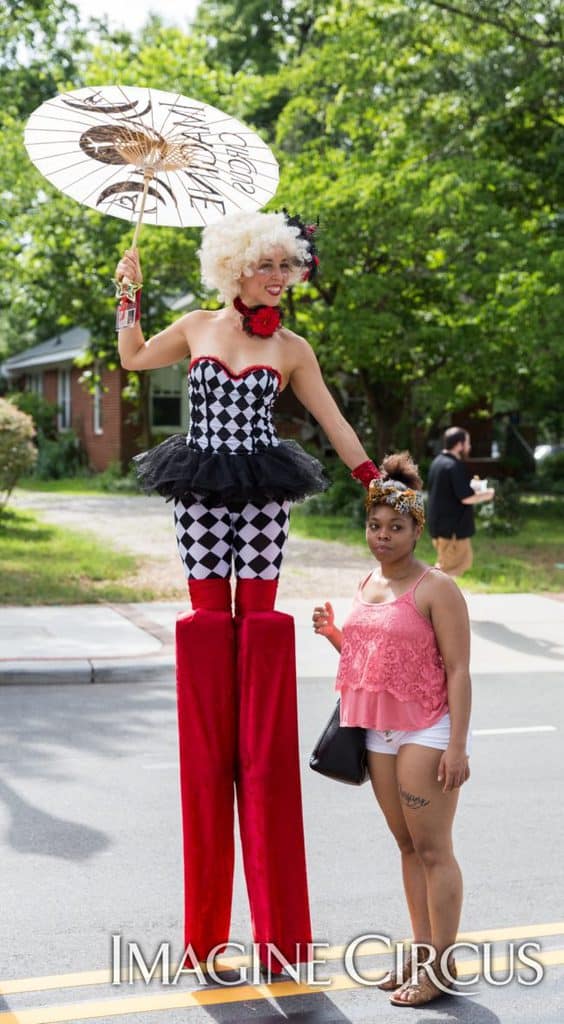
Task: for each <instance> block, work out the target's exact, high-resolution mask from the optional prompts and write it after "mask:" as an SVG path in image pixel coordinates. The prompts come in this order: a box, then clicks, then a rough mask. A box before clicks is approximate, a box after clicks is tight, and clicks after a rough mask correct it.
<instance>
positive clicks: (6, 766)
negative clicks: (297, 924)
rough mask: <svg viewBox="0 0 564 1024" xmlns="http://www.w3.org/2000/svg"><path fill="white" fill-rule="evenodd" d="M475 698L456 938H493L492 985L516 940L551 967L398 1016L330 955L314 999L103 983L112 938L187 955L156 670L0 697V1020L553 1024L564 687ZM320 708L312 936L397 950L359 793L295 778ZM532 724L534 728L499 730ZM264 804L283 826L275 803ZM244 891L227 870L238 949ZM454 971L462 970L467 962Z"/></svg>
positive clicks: (367, 962)
mask: <svg viewBox="0 0 564 1024" xmlns="http://www.w3.org/2000/svg"><path fill="white" fill-rule="evenodd" d="M474 686H475V714H474V721H473V725H474V729H475V730H476V731H477V734H476V735H475V736H474V741H473V754H472V778H471V780H470V782H469V783H468V784H467V785H466V786H465V787H464V790H463V793H462V797H461V803H460V809H459V813H458V820H457V828H456V849H457V854H458V857H459V860H460V863H461V866H462V869H463V873H464V877H465V904H464V912H463V919H462V924H461V931H462V932H463V933H470V934H471V937H472V941H475V942H478V941H485V940H488V939H491V938H493V936H494V935H496V936H497V937H498V942H497V944H496V947H495V950H496V954H497V955H498V956H499V957H500V961H499V963H500V965H501V972H500V974H499V975H498V980H505V979H507V978H511V975H512V972H511V970H510V968H509V967H508V966H507V962H508V957H509V955H510V943H511V942H514V943H515V945H516V946H519V944H520V943H522V942H524V941H525V940H527V939H528V940H530V941H532V942H538V943H540V947H541V952H540V955H539V953H537V952H534V954H533V955H534V956H535V957H537V958H539V959H544V961H545V967H544V968H543V969H544V971H545V973H544V978H543V980H542V981H541V982H540V983H539V984H537V985H531V986H528V987H526V986H525V985H523V984H522V983H520V981H521V982H522V981H523V980H531V977H532V975H531V971H521V972H519V973H516V974H515V975H514V976H513V978H512V980H510V981H509V983H508V984H505V985H500V986H493V985H491V984H487V983H485V982H484V981H480V982H479V983H478V984H477V985H473V986H471V992H472V993H473V994H472V995H469V996H466V997H464V996H460V997H456V998H455V997H446V998H444V999H441V1000H440V1001H439V1002H437V1003H433V1004H432V1006H430V1007H425V1008H421V1009H419V1010H414V1009H410V1010H407V1009H406V1010H401V1009H397V1008H394V1007H390V1006H389V1004H388V1002H387V998H386V996H385V994H383V993H381V992H379V991H377V990H374V989H373V988H370V987H367V986H366V985H358V984H357V985H355V984H354V983H353V982H352V981H351V979H350V977H349V976H348V975H347V972H346V969H345V966H344V962H343V955H342V950H341V949H340V948H338V949H333V950H330V951H329V953H328V954H327V955H328V959H327V962H326V964H324V965H322V966H321V968H320V969H319V971H318V977H319V978H323V977H326V976H328V977H330V978H331V979H332V985H331V986H330V987H328V988H327V989H326V990H323V989H321V988H319V989H316V990H315V991H313V992H312V991H311V990H310V991H307V992H301V990H300V989H296V987H295V986H294V985H293V983H291V982H284V983H280V982H277V983H274V984H273V985H272V986H271V988H270V989H266V988H263V989H260V988H257V987H256V986H252V985H251V986H249V985H247V986H242V987H237V988H226V987H225V986H215V987H211V988H210V987H209V986H208V987H207V988H203V989H202V988H201V987H200V988H199V987H198V986H195V985H194V982H193V980H191V979H190V978H185V979H183V980H182V982H181V983H180V984H178V985H176V986H170V987H164V986H162V985H161V984H160V983H159V982H157V981H153V982H151V984H150V985H148V986H146V985H144V984H143V983H137V984H134V985H131V986H128V985H127V984H125V983H124V984H122V985H120V986H115V987H113V988H112V987H111V986H110V985H109V983H108V971H109V969H110V966H111V955H110V954H111V949H110V944H111V938H110V937H111V935H112V934H120V935H121V936H122V939H123V941H124V942H134V941H135V942H138V943H139V945H140V947H141V949H142V950H143V952H144V953H145V955H146V957H147V959H148V960H150V959H151V958H152V955H153V953H154V951H155V950H156V948H157V947H158V945H159V944H160V943H161V942H169V943H170V944H171V954H172V957H173V959H175V958H177V957H178V956H179V955H180V954H181V952H182V921H181V915H182V882H181V837H180V823H179V800H178V782H177V740H176V716H175V693H174V684H173V680H172V677H171V675H170V674H169V675H165V676H163V677H162V678H159V679H156V680H155V681H154V682H153V683H149V684H147V683H145V684H143V685H142V686H139V685H133V684H131V685H130V684H123V683H122V684H119V685H113V684H94V685H91V686H72V685H68V684H67V685H65V686H60V687H59V686H49V687H43V688H42V687H40V686H38V687H32V686H18V687H13V688H5V690H4V691H3V692H2V693H1V714H2V739H1V741H0V780H1V781H0V865H1V867H0V963H1V965H2V967H1V972H0V977H1V978H2V979H3V980H2V981H1V982H0V1024H43V1022H47V1021H49V1022H58V1021H63V1020H65V1021H68V1020H73V1021H83V1020H92V1019H97V1020H102V1021H104V1022H107V1024H110V1022H114V1021H118V1022H119V1021H120V1020H126V1021H129V1022H139V1024H157V1022H159V1024H178V1022H180V1021H182V1022H184V1024H186V1022H187V1024H201V1022H203V1021H209V1020H210V1019H211V1020H214V1021H219V1022H225V1024H231V1022H237V1024H239V1022H243V1021H245V1022H246V1021H254V1022H255V1024H267V1022H268V1024H275V1022H276V1021H278V1020H282V1019H289V1020H291V1021H295V1022H300V1024H317V1022H323V1024H332V1022H346V1021H350V1022H352V1024H368V1022H370V1024H372V1022H378V1021H398V1020H401V1019H404V1018H405V1019H406V1020H407V1019H409V1021H410V1022H413V1024H431V1022H434V1021H440V1022H446V1024H454V1022H460V1024H496V1022H498V1021H501V1022H503V1024H506V1022H512V1024H533V1022H537V1021H542V1022H543V1024H562V1020H563V1019H564V985H563V983H564V908H563V906H562V892H563V891H564V864H563V858H562V848H563V846H564V822H563V818H562V810H561V808H562V798H561V794H562V784H563V781H564V766H563V761H562V730H563V727H564V691H563V688H562V673H561V671H558V666H557V665H554V668H553V670H551V671H546V672H540V671H538V672H536V673H531V672H530V671H529V672H523V673H519V672H514V671H512V672H511V673H509V672H499V673H496V674H486V673H484V672H480V673H477V674H476V673H475V675H474ZM331 693H332V680H330V679H329V678H323V679H318V678H315V677H314V676H312V675H310V676H308V677H307V678H303V679H302V681H301V682H300V686H299V698H300V721H301V742H302V759H303V779H304V801H305V817H306V835H307V844H308V864H309V874H310V889H311V901H312V915H313V921H314V935H315V939H316V941H318V942H328V943H329V944H330V945H331V946H333V947H335V946H336V947H343V946H347V944H349V943H350V942H351V940H352V939H353V938H354V937H356V936H360V935H363V934H367V933H378V934H380V935H384V936H391V937H393V938H396V939H397V938H401V937H402V936H403V937H405V936H407V935H408V934H409V928H408V920H407V915H406V911H405V909H404V907H403V900H402V896H401V886H400V874H399V863H398V856H397V853H396V850H395V847H394V844H393V841H392V840H391V838H390V837H389V836H388V835H387V833H386V830H385V827H384V825H383V822H382V820H381V819H380V817H379V815H378V812H377V810H376V807H375V805H374V802H373V799H372V797H371V794H370V792H369V789H368V787H367V786H365V787H363V788H362V789H360V790H351V789H349V788H348V787H344V786H340V785H339V784H337V783H331V782H329V781H327V780H324V779H322V778H320V777H318V776H316V775H314V774H313V773H312V772H311V771H309V769H308V768H307V758H308V752H309V750H310V749H311V747H312V745H313V742H314V740H315V739H316V738H317V734H318V733H319V731H320V727H321V725H322V724H324V720H325V718H326V716H327V711H328V709H329V708H330V707H331V703H332V695H331ZM541 727H543V728H544V729H545V730H546V731H542V732H539V731H524V732H499V731H498V730H500V729H512V728H513V729H524V730H533V729H538V728H541ZM483 730H493V732H486V733H484V732H483ZM276 799H277V800H278V801H279V803H280V813H284V793H280V794H278V795H277V797H276ZM241 876H242V872H241V868H240V861H239V864H238V867H237V877H236V886H235V897H234V913H233V925H232V936H233V938H234V939H235V940H237V941H239V942H241V943H243V944H248V943H249V942H250V927H249V920H248V911H247V906H246V896H245V892H244V887H243V883H242V877H241ZM461 958H462V959H467V961H468V963H467V965H466V966H467V968H468V971H470V969H471V967H472V961H473V960H474V959H475V955H474V954H473V953H472V950H471V949H468V951H466V952H464V953H462V954H461ZM388 962H389V961H388V958H385V957H382V956H381V955H373V956H361V957H359V959H358V964H359V966H360V969H361V971H362V974H363V975H365V974H366V973H367V972H368V971H369V970H375V969H376V967H378V966H387V964H388ZM463 970H464V967H463ZM69 975H70V977H69ZM38 979H39V980H38ZM519 979H520V981H519ZM175 1001H176V1003H175ZM124 1014H127V1016H124Z"/></svg>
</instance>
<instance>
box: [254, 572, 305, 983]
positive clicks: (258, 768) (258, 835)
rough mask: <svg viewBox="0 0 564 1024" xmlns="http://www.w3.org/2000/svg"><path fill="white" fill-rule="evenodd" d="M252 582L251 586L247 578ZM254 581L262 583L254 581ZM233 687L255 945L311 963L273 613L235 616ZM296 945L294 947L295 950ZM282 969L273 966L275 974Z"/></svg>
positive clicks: (284, 623) (287, 699)
mask: <svg viewBox="0 0 564 1024" xmlns="http://www.w3.org/2000/svg"><path fill="white" fill-rule="evenodd" d="M249 582H251V581H249ZM257 582H258V583H262V582H263V581H261V580H258V581H257ZM236 629H237V685H238V690H239V725H238V774H237V803H238V810H239V825H240V830H241V842H242V847H243V860H244V865H245V876H246V880H247V889H248V893H249V903H250V907H251V919H252V925H253V934H254V939H255V942H257V943H260V944H261V948H260V958H261V961H262V962H263V963H264V964H266V965H268V963H269V957H268V953H267V950H266V949H265V947H264V945H262V944H264V943H267V942H270V943H273V944H274V945H276V946H277V947H278V949H279V950H280V952H281V953H282V954H283V955H284V957H285V958H286V959H287V960H288V962H289V963H297V962H300V961H305V960H307V959H309V955H308V949H307V944H308V943H310V942H311V924H310V917H309V903H308V890H307V876H306V862H305V848H304V836H303V821H302V801H301V788H300V770H299V753H298V723H297V700H296V668H295V665H296V660H295V653H294V621H293V619H292V617H291V616H290V615H283V614H281V613H280V612H275V611H258V612H254V611H250V612H247V613H246V614H244V615H242V616H240V617H238V618H237V619H236ZM297 946H299V948H298V949H296V947H297ZM280 969H281V968H280V965H279V964H277V963H276V961H275V960H273V961H272V970H273V972H274V973H277V972H278V971H279V970H280Z"/></svg>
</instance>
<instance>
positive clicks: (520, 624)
mask: <svg viewBox="0 0 564 1024" xmlns="http://www.w3.org/2000/svg"><path fill="white" fill-rule="evenodd" d="M467 601H468V607H469V611H470V618H471V624H472V671H473V672H475V673H485V674H490V673H491V674H499V673H502V674H507V673H517V672H519V673H528V672H530V673H531V675H534V674H536V673H539V672H551V673H552V672H554V673H559V674H560V675H561V676H562V679H563V681H564V603H562V602H560V601H557V600H553V599H551V598H549V597H541V596H538V595H531V594H471V595H468V597H467ZM313 604H314V601H313V600H312V599H311V598H294V599H290V600H289V599H285V598H281V599H280V600H279V601H278V602H277V608H278V610H279V611H282V612H287V613H289V614H290V615H293V617H294V619H295V623H296V651H297V665H298V677H299V678H300V679H307V678H316V679H320V678H325V677H328V678H331V677H332V676H334V674H335V670H336V666H337V654H336V652H335V651H334V650H333V648H332V647H331V645H330V644H328V643H326V642H324V641H323V640H322V639H321V638H320V637H316V636H314V634H313V631H312V628H311V612H312V608H313ZM333 604H334V607H335V613H336V618H337V621H338V622H342V621H343V618H344V617H345V615H346V614H347V611H348V609H349V607H350V600H349V599H348V598H337V599H335V601H334V602H333ZM186 611H189V606H188V604H187V602H153V603H145V604H122V605H73V606H59V607H53V606H43V607H25V608H19V607H4V608H2V611H1V613H0V685H3V684H4V685H6V684H26V683H32V684H60V683H73V684H76V683H106V682H112V683H116V682H145V681H150V680H154V679H155V676H156V675H157V674H159V673H161V674H163V673H164V674H167V675H172V674H173V672H174V629H175V622H176V618H177V616H178V615H179V614H182V613H184V612H186Z"/></svg>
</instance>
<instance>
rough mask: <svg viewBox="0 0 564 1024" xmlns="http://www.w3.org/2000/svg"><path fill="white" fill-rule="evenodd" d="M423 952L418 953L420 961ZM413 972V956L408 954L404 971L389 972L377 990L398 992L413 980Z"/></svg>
mask: <svg viewBox="0 0 564 1024" xmlns="http://www.w3.org/2000/svg"><path fill="white" fill-rule="evenodd" d="M424 955H425V954H424V953H423V951H422V950H419V951H418V959H419V958H422V957H424ZM412 970H413V955H412V954H411V953H408V955H407V956H406V957H405V958H404V961H403V971H389V972H388V975H386V977H384V978H382V981H379V982H378V983H377V985H375V986H374V987H375V988H379V989H380V991H381V992H396V991H397V989H398V988H401V986H402V985H403V984H404V983H405V982H406V981H409V979H410V978H411V972H412Z"/></svg>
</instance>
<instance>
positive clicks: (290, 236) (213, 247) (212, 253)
mask: <svg viewBox="0 0 564 1024" xmlns="http://www.w3.org/2000/svg"><path fill="white" fill-rule="evenodd" d="M299 233H300V232H299V229H298V228H296V227H293V226H292V225H290V224H288V222H287V220H286V218H285V216H284V214H283V213H258V212H257V213H254V212H253V213H233V214H230V215H228V216H227V217H222V219H221V220H218V221H215V222H214V223H213V224H208V225H207V227H205V228H204V231H203V234H202V245H201V247H200V249H199V252H198V255H199V257H200V266H201V270H202V281H203V282H204V284H205V285H206V287H207V288H210V289H215V290H217V291H218V292H219V297H220V299H221V300H222V301H223V302H231V301H232V299H234V298H235V296H236V295H238V293H239V279H240V278H241V277H243V276H246V277H250V276H251V275H252V274H253V272H254V269H255V267H256V266H257V264H258V263H259V262H260V260H261V259H263V258H264V257H265V256H268V255H269V253H270V252H272V250H273V249H278V248H280V249H284V251H285V252H286V253H287V255H288V258H289V259H290V261H291V263H292V264H293V267H294V269H293V270H292V272H291V274H290V277H289V284H295V282H296V281H299V280H300V279H301V277H302V274H303V271H304V268H305V267H306V266H307V256H308V244H307V242H306V241H305V239H303V238H300V237H298V236H299Z"/></svg>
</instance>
